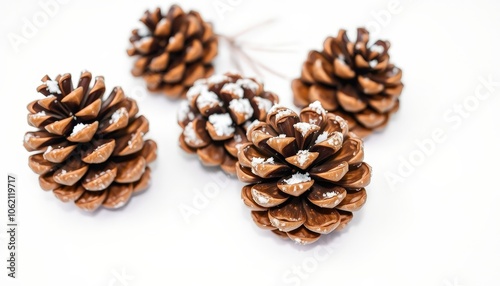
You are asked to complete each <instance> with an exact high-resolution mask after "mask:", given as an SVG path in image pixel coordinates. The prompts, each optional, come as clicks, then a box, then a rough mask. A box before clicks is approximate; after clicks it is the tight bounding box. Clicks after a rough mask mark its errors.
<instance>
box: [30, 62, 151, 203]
mask: <svg viewBox="0 0 500 286" xmlns="http://www.w3.org/2000/svg"><path fill="white" fill-rule="evenodd" d="M91 80H92V74H91V73H90V72H87V71H84V72H82V74H81V75H80V80H79V82H78V86H77V88H76V89H75V88H73V83H72V81H71V75H70V74H64V75H62V76H61V75H58V76H57V77H56V79H55V80H51V79H50V77H48V76H45V77H44V78H43V79H42V81H43V84H41V85H40V86H39V87H38V88H37V91H38V92H40V93H42V94H43V95H45V98H42V99H40V100H35V101H33V102H31V103H30V104H29V105H28V111H29V114H28V124H29V125H31V126H33V127H36V128H38V130H37V131H34V132H27V133H26V135H25V136H24V147H25V148H26V150H28V151H30V152H31V151H35V152H37V153H36V154H34V155H31V156H30V157H29V166H30V168H31V169H32V170H33V171H34V172H35V173H36V174H38V175H40V177H39V182H40V186H41V187H42V189H44V190H46V191H49V190H53V192H54V194H55V195H56V197H57V198H59V199H60V200H61V201H63V202H68V201H74V202H75V204H76V205H77V206H78V207H79V208H81V209H83V210H87V211H93V210H95V209H97V208H98V207H99V206H101V205H102V206H104V207H106V208H110V209H114V208H119V207H121V206H123V205H125V204H126V203H127V202H128V200H129V199H130V197H131V196H132V194H134V193H138V192H140V191H143V190H145V189H146V188H147V187H148V185H149V180H150V169H149V167H148V164H149V163H151V162H152V161H154V160H155V159H156V143H155V142H154V141H152V140H145V139H144V135H145V134H146V133H147V132H148V131H149V123H148V121H147V119H146V118H145V117H144V116H137V113H138V111H139V109H138V107H137V103H136V102H135V101H134V100H133V99H131V98H127V97H126V96H125V94H124V93H123V90H122V89H121V88H120V87H115V88H114V89H113V91H112V92H111V93H110V94H109V96H107V97H106V96H104V92H105V89H106V88H105V85H104V78H103V77H100V76H98V77H96V78H95V83H94V85H93V86H90V82H91Z"/></svg>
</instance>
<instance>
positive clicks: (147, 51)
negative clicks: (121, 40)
mask: <svg viewBox="0 0 500 286" xmlns="http://www.w3.org/2000/svg"><path fill="white" fill-rule="evenodd" d="M140 21H141V22H142V23H144V25H145V27H144V28H143V29H135V30H133V31H132V36H131V37H130V42H131V43H132V48H130V49H128V51H127V52H128V54H129V56H135V55H138V59H137V61H136V62H135V64H134V67H133V69H132V74H133V75H134V76H142V77H143V78H144V80H145V81H146V84H147V87H148V89H149V90H151V91H154V92H163V93H164V94H165V95H167V96H168V97H170V98H178V97H184V96H185V94H186V92H187V90H188V89H189V88H190V87H191V86H192V85H193V83H194V82H195V81H196V80H198V79H201V78H205V77H208V76H210V75H212V74H213V70H214V69H213V66H212V60H213V59H214V57H215V56H216V55H217V49H218V41H217V37H216V35H215V34H214V32H213V30H212V26H211V24H209V23H207V22H205V21H203V19H202V18H201V16H200V14H199V13H198V12H195V11H189V13H185V12H184V11H183V10H182V9H181V8H180V7H179V6H177V5H173V6H171V7H170V10H169V11H168V13H167V14H166V15H162V13H161V10H160V8H156V10H154V11H153V12H150V11H146V12H145V13H144V16H142V18H141V20H140Z"/></svg>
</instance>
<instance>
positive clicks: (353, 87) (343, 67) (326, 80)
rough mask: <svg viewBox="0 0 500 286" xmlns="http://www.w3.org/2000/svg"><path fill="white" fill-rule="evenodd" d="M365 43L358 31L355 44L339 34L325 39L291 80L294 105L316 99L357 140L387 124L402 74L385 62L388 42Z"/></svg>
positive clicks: (366, 37) (342, 32)
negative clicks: (342, 122)
mask: <svg viewBox="0 0 500 286" xmlns="http://www.w3.org/2000/svg"><path fill="white" fill-rule="evenodd" d="M368 40H369V33H368V31H367V30H365V29H363V28H359V29H358V36H357V39H356V41H355V42H351V41H350V40H349V39H348V38H347V35H346V31H345V30H340V31H339V34H338V35H337V37H328V38H327V39H326V40H325V43H324V47H323V51H322V52H318V51H311V52H310V53H309V56H308V58H307V61H306V62H305V63H304V65H303V67H302V74H301V77H300V78H299V79H295V80H294V81H293V82H292V89H293V94H294V103H295V105H297V106H300V107H303V106H307V105H308V104H309V103H311V102H314V101H316V100H318V101H320V102H321V104H322V105H323V106H324V108H325V109H327V110H328V111H331V112H334V113H335V114H337V115H340V116H341V117H343V118H344V119H346V120H347V122H348V124H349V129H350V130H351V132H353V133H355V134H356V135H358V136H359V137H362V138H364V137H366V136H368V135H369V134H371V133H372V132H373V131H376V130H381V129H383V128H384V127H385V126H386V125H387V123H388V121H389V118H390V116H391V115H392V114H393V113H394V112H396V111H397V110H398V108H399V95H400V94H401V91H402V90H403V84H402V83H401V76H402V71H401V69H399V68H397V67H396V66H394V65H393V64H392V63H390V62H389V53H388V52H389V47H390V44H389V42H388V41H381V40H378V41H376V42H375V43H374V44H373V45H368Z"/></svg>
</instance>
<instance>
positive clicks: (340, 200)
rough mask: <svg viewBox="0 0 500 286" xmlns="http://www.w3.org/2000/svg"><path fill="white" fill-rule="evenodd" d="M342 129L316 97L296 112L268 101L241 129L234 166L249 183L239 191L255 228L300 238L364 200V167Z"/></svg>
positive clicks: (335, 222)
mask: <svg viewBox="0 0 500 286" xmlns="http://www.w3.org/2000/svg"><path fill="white" fill-rule="evenodd" d="M348 129H349V128H348V126H347V123H346V122H345V120H344V119H342V118H341V117H339V116H336V115H334V114H332V113H326V111H325V110H324V109H323V108H322V106H321V104H320V103H319V102H317V101H316V102H314V103H312V104H311V105H310V106H309V107H306V108H304V109H303V110H302V111H301V113H300V117H299V116H298V115H297V114H296V113H295V112H293V111H292V110H290V109H287V108H284V107H273V108H272V109H271V110H270V111H269V113H268V115H267V120H266V122H258V123H256V124H252V126H250V127H249V128H248V130H247V137H248V140H249V141H250V142H249V143H245V144H244V145H242V146H241V147H240V152H239V153H238V164H237V168H236V173H237V175H238V178H239V179H240V180H241V181H243V182H245V183H250V185H247V186H245V187H243V189H242V192H241V196H242V199H243V201H244V203H245V204H246V205H247V206H248V207H250V208H251V209H252V218H253V220H254V222H255V223H256V224H257V225H258V226H259V227H261V228H263V229H269V230H272V231H273V232H274V233H276V234H278V235H280V236H282V237H285V238H290V239H292V240H294V241H296V242H298V243H301V244H308V243H313V242H315V241H316V240H317V239H318V238H319V237H320V236H321V235H322V234H327V233H330V232H331V231H333V230H340V229H342V228H344V227H345V226H346V225H347V223H349V221H350V220H351V219H352V217H353V214H352V212H353V211H356V210H358V209H360V208H361V207H362V206H363V204H364V203H365V201H366V191H365V187H366V186H367V185H368V184H369V183H370V176H371V168H370V166H368V164H366V163H364V162H363V156H364V152H363V142H362V141H361V139H359V138H357V137H356V136H355V135H354V134H352V133H349V132H348Z"/></svg>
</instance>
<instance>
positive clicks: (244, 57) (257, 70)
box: [233, 48, 264, 78]
mask: <svg viewBox="0 0 500 286" xmlns="http://www.w3.org/2000/svg"><path fill="white" fill-rule="evenodd" d="M233 49H234V52H235V53H237V54H239V55H240V56H241V57H242V58H243V60H244V61H245V62H246V63H247V64H248V65H249V66H250V68H251V69H252V70H253V71H254V72H255V74H257V76H258V77H260V78H264V76H263V75H262V73H261V72H260V71H259V68H258V67H257V65H255V61H253V60H252V59H251V58H250V57H249V56H248V55H247V54H245V53H244V52H243V50H242V49H238V48H233ZM242 72H243V70H242Z"/></svg>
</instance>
